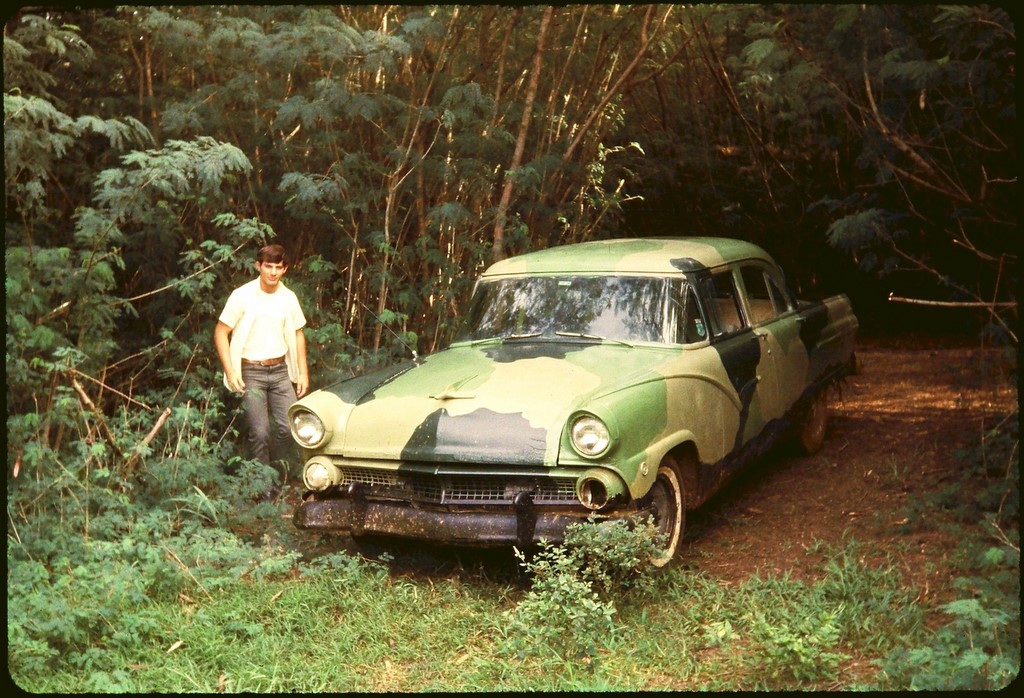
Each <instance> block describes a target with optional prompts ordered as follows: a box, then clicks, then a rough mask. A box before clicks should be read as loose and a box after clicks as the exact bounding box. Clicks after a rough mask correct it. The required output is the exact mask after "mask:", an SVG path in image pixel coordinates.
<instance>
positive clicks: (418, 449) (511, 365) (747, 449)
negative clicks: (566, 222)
mask: <svg viewBox="0 0 1024 698" xmlns="http://www.w3.org/2000/svg"><path fill="white" fill-rule="evenodd" d="M856 330H857V320H856V318H855V317H854V315H853V313H852V311H851V308H850V304H849V301H848V299H847V298H846V297H845V296H842V295H840V296H834V297H832V298H828V299H826V300H825V301H821V302H814V303H804V302H798V301H797V300H795V299H794V298H793V296H792V295H791V293H790V292H789V290H788V287H787V284H786V282H785V278H784V277H783V274H782V272H781V271H780V269H779V267H778V266H777V265H776V264H775V262H774V261H773V260H772V259H771V257H769V256H768V254H767V253H765V252H764V251H763V250H762V249H760V248H758V247H756V246H754V245H752V244H750V243H746V242H741V241H737V240H727V239H716V238H675V239H658V240H639V239H638V240H616V241H606V242H589V243H583V244H579V245H568V246H564V247H557V248H552V249H548V250H543V251H539V252H533V253H530V254H526V255H522V256H520V257H515V258H511V259H508V260H506V261H503V262H499V263H496V264H494V265H493V266H491V267H490V268H489V269H488V270H487V271H486V272H485V273H484V274H483V275H482V276H481V278H480V279H479V280H478V281H477V285H476V289H475V292H474V295H473V298H472V300H471V304H470V308H469V312H468V316H467V318H466V322H465V325H464V327H463V329H462V330H461V332H460V333H459V334H458V335H457V337H456V339H455V341H454V342H453V343H452V344H451V345H450V346H449V348H448V349H446V350H444V351H441V352H438V353H436V354H433V355H430V356H427V357H425V358H423V359H416V360H414V361H410V362H407V363H405V364H402V365H399V366H395V367H393V368H391V369H388V370H385V371H381V372H378V373H373V374H370V375H365V376H362V377H357V378H353V379H351V380H345V381H342V382H339V383H337V384H334V385H331V386H329V387H327V388H324V389H322V390H319V391H317V392H314V393H312V394H310V395H308V396H307V397H305V398H304V399H302V400H300V401H298V402H297V403H295V405H294V406H293V407H292V408H291V411H290V418H291V424H292V432H293V436H294V437H295V439H296V441H297V442H298V444H299V445H300V447H301V448H302V449H303V453H304V457H305V470H304V475H303V479H304V484H305V487H306V492H305V493H304V496H303V502H302V503H301V504H300V505H299V507H298V508H297V510H296V512H295V516H294V521H295V524H296V525H297V526H298V527H300V528H304V529H334V530H345V531H349V532H351V533H352V534H353V535H354V536H356V537H359V536H362V535H370V534H373V535H376V536H380V535H383V536H393V537H399V538H408V539H421V540H424V541H432V542H439V543H449V544H457V545H474V546H488V545H508V544H515V545H519V546H528V545H530V544H533V543H536V542H539V541H540V540H542V539H543V540H548V541H559V540H561V538H562V537H563V535H564V531H565V528H566V526H567V525H569V524H570V523H572V522H578V521H584V520H586V519H588V517H594V518H595V519H597V520H599V521H600V520H612V519H621V518H631V519H635V518H636V517H643V516H647V515H650V516H651V517H652V518H653V521H654V523H655V525H656V526H657V528H658V530H659V532H660V533H661V534H663V540H664V549H663V552H664V555H663V558H662V559H660V560H659V561H658V564H664V563H667V562H668V561H670V560H672V559H673V558H674V557H675V556H676V555H677V553H678V551H679V549H680V541H681V539H682V536H683V531H684V524H685V514H686V510H687V509H692V508H694V507H696V506H698V505H700V504H702V503H703V502H704V501H705V500H707V498H708V497H709V496H711V494H713V493H714V492H715V491H716V490H717V489H718V488H719V487H720V486H721V485H722V484H723V483H724V482H725V481H726V480H727V479H728V478H729V477H730V476H731V475H733V474H734V473H736V472H737V471H738V470H739V469H740V468H741V467H742V466H744V465H745V464H748V463H750V462H752V461H754V460H756V459H757V458H758V457H760V456H761V455H762V454H763V453H764V452H765V451H766V450H767V449H768V448H769V447H770V446H772V445H773V444H775V443H776V442H778V441H779V440H780V439H781V438H783V437H785V436H787V435H792V436H794V437H795V439H796V441H797V442H798V443H800V444H801V446H802V448H803V449H804V450H806V451H809V452H810V451H813V450H815V449H817V448H818V447H820V446H821V444H822V441H823V439H824V434H825V424H826V416H827V406H826V394H827V388H828V386H829V385H830V384H831V383H833V382H834V381H837V380H838V379H840V378H842V377H843V376H844V375H845V374H846V373H848V372H849V371H850V370H851V369H852V367H853V360H854V358H853V343H854V336H855V334H856Z"/></svg>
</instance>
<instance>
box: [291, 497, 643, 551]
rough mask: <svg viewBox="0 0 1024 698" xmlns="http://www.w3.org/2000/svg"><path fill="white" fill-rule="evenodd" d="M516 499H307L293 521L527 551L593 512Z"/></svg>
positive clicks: (624, 513) (307, 525) (304, 526)
mask: <svg viewBox="0 0 1024 698" xmlns="http://www.w3.org/2000/svg"><path fill="white" fill-rule="evenodd" d="M529 500H530V498H529V496H528V495H527V496H524V497H519V498H517V501H516V502H515V504H514V505H513V506H511V507H508V506H504V507H472V508H471V507H458V508H455V507H452V508H425V507H422V506H414V505H410V504H409V503H408V502H401V501H394V500H379V499H369V498H366V497H363V496H360V495H359V494H356V495H355V496H347V497H331V498H325V499H315V498H309V499H306V500H305V501H304V502H302V503H301V504H300V505H299V506H298V507H297V508H296V510H295V513H294V515H293V522H294V524H295V526H296V527H298V528H302V529H329V530H336V531H349V532H351V533H352V534H353V535H357V536H358V535H363V534H376V535H384V536H394V537H396V538H407V539H415V540H423V541H429V542H433V543H450V544H454V545H465V546H476V547H487V546H502V545H519V546H522V547H526V546H528V545H531V544H535V543H539V542H540V541H542V540H547V541H553V542H557V541H561V540H562V539H563V538H564V537H565V529H566V527H567V526H568V525H569V524H571V523H576V522H583V521H586V520H587V518H588V517H589V516H591V515H592V514H593V512H591V511H589V510H587V509H585V508H583V507H579V508H576V507H539V506H535V505H533V503H532V502H531V501H529ZM635 514H636V512H635V511H621V512H618V511H617V512H611V513H609V514H603V515H599V516H598V518H599V519H601V520H608V519H610V518H626V517H628V516H633V515H635Z"/></svg>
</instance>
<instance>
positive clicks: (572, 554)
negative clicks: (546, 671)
mask: <svg viewBox="0 0 1024 698" xmlns="http://www.w3.org/2000/svg"><path fill="white" fill-rule="evenodd" d="M656 537H657V531H656V529H655V528H654V526H653V525H651V524H650V523H649V522H644V523H641V524H638V525H636V526H632V527H631V526H628V525H627V524H626V523H625V522H623V521H614V522H606V523H600V524H598V523H596V522H593V521H592V522H590V523H587V524H571V525H570V526H569V529H568V530H567V531H566V537H565V541H564V542H563V543H561V544H558V545H553V544H550V543H542V544H541V546H540V549H539V550H538V551H537V552H536V553H535V554H533V555H532V556H531V557H530V558H529V559H527V556H526V554H525V553H523V552H521V551H518V550H517V551H516V555H517V557H518V558H519V559H520V561H521V564H522V566H523V569H524V570H525V571H527V572H528V573H529V574H530V575H531V578H532V585H531V588H530V590H529V591H528V592H527V594H526V597H525V598H524V599H523V600H522V601H520V602H519V603H518V604H517V605H516V607H515V609H513V610H512V611H509V612H508V613H507V614H506V615H507V618H508V621H509V624H508V626H507V628H506V629H505V632H504V642H503V649H504V651H506V652H509V653H513V654H515V655H516V656H518V657H520V658H524V657H527V656H537V657H541V658H543V659H547V660H554V661H555V663H556V665H558V666H561V667H564V668H567V669H568V670H569V672H570V675H571V674H572V668H573V666H574V665H575V664H577V663H580V662H585V663H586V664H587V665H588V667H589V669H590V670H591V671H593V670H594V669H595V668H596V666H597V657H598V651H599V649H600V648H601V647H602V646H605V644H606V642H607V639H608V637H609V636H611V635H613V634H614V633H615V631H616V627H615V622H614V619H613V616H614V615H615V614H616V613H617V608H616V603H615V599H616V598H618V597H620V596H621V595H622V594H623V593H624V592H626V591H628V590H630V589H637V591H639V592H640V593H641V594H643V593H646V592H649V591H650V590H651V589H652V588H653V581H652V573H653V571H654V569H655V568H654V566H653V564H652V562H651V561H652V560H653V559H655V558H656V557H657V554H658V547H657V538H656Z"/></svg>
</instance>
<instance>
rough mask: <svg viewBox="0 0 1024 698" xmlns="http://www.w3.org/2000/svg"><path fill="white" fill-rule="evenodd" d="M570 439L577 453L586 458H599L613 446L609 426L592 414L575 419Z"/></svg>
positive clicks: (570, 429)
mask: <svg viewBox="0 0 1024 698" xmlns="http://www.w3.org/2000/svg"><path fill="white" fill-rule="evenodd" d="M569 437H570V441H572V447H573V448H574V449H576V453H578V454H580V455H581V456H583V457H584V458H599V457H601V456H603V455H604V454H605V453H607V452H608V448H609V447H610V446H611V444H612V435H611V432H610V431H609V430H608V426H607V425H606V424H605V423H604V422H602V421H601V420H600V419H598V418H597V417H595V416H594V415H592V414H581V415H579V416H578V417H576V418H575V419H573V421H572V425H571V426H570V427H569Z"/></svg>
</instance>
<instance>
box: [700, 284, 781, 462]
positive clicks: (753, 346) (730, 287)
mask: <svg viewBox="0 0 1024 698" xmlns="http://www.w3.org/2000/svg"><path fill="white" fill-rule="evenodd" d="M740 288H741V287H740V286H739V284H738V283H737V279H736V276H735V273H734V270H733V269H732V268H730V267H726V268H720V269H717V270H712V271H711V273H709V274H707V275H705V276H704V278H703V279H702V280H701V290H702V296H703V298H704V308H705V312H706V314H707V316H708V324H709V325H710V333H711V346H712V347H713V348H714V349H715V351H717V352H718V355H719V357H720V359H721V361H722V366H723V367H724V368H725V372H726V374H727V375H728V377H729V382H730V384H731V385H732V387H733V389H734V390H735V394H736V396H737V397H738V398H739V402H740V406H741V407H740V422H739V429H738V432H737V434H736V440H735V442H734V443H733V450H734V451H735V450H737V449H739V447H741V446H742V445H744V444H746V443H747V442H748V441H750V440H751V439H753V438H754V437H756V436H757V435H759V434H760V433H761V431H762V430H763V429H764V427H765V425H766V424H767V423H768V420H769V419H770V416H769V415H770V414H771V412H772V411H773V410H774V407H773V405H774V404H775V403H776V402H777V397H776V395H775V391H776V390H777V388H776V385H777V383H776V382H775V381H774V380H765V377H766V376H765V375H764V374H765V373H767V374H768V378H771V377H772V370H773V369H772V367H771V365H770V362H771V360H772V357H771V356H770V355H769V354H767V353H766V352H765V350H764V347H763V346H762V342H763V340H762V339H761V338H760V337H759V336H758V335H757V334H755V333H754V330H753V328H752V327H751V325H750V322H749V319H748V317H747V314H746V308H745V304H744V302H743V299H742V295H741V290H740Z"/></svg>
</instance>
